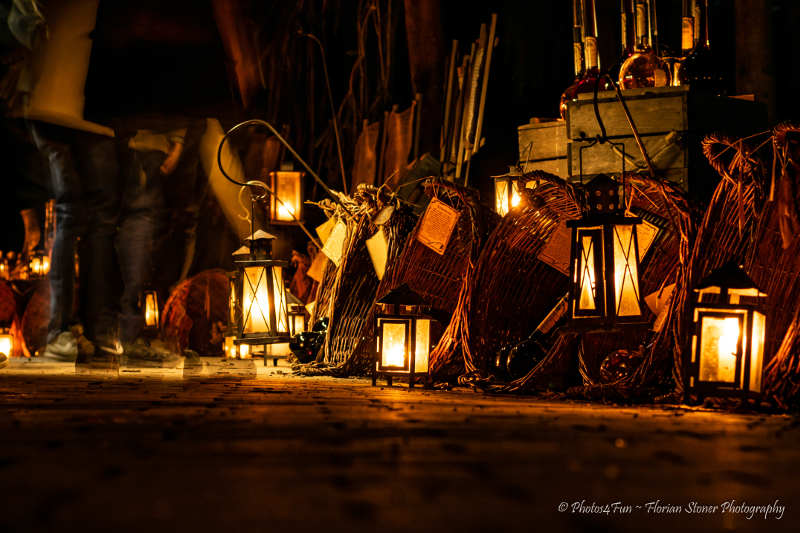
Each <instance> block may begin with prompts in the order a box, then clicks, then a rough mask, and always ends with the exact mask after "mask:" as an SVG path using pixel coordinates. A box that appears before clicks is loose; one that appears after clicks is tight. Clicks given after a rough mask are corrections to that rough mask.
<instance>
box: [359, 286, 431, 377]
mask: <svg viewBox="0 0 800 533" xmlns="http://www.w3.org/2000/svg"><path fill="white" fill-rule="evenodd" d="M377 303H378V308H379V311H378V315H377V323H376V332H377V345H376V361H375V371H374V372H373V375H372V384H373V385H375V384H376V381H377V378H378V376H383V377H385V378H386V382H387V384H388V385H391V384H392V378H393V377H408V385H409V387H413V386H414V381H415V377H416V376H417V375H423V376H425V378H426V380H427V378H428V356H429V354H430V351H431V346H432V342H431V340H432V335H431V333H432V332H431V325H432V322H433V318H432V317H431V316H430V315H429V314H428V313H429V312H430V309H429V308H428V306H427V305H426V303H425V301H424V300H423V299H422V297H421V296H420V295H419V294H417V293H416V292H414V291H412V290H411V289H410V288H409V287H408V285H405V284H403V285H401V286H400V287H398V288H396V289H394V290H393V291H391V292H390V293H389V294H387V295H386V296H384V297H383V298H381V299H380V300H378V302H377Z"/></svg>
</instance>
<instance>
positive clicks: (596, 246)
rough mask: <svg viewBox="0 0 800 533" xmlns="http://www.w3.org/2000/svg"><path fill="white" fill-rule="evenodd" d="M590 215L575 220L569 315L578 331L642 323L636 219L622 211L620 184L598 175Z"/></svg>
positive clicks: (591, 187) (589, 188) (589, 189)
mask: <svg viewBox="0 0 800 533" xmlns="http://www.w3.org/2000/svg"><path fill="white" fill-rule="evenodd" d="M585 191H586V204H587V210H586V211H585V212H584V214H583V216H582V217H581V218H580V219H579V220H571V221H568V222H567V225H568V226H569V227H571V228H572V252H571V260H570V280H571V285H572V286H571V289H570V295H569V313H570V319H571V325H572V327H573V328H576V329H584V328H585V329H593V328H613V327H614V326H616V325H620V324H636V323H642V322H643V319H644V302H643V299H642V295H641V292H640V291H639V249H638V242H637V232H636V226H637V224H639V223H641V219H640V218H638V217H628V216H625V215H624V213H623V211H622V210H621V209H620V198H619V185H618V184H617V182H616V180H614V179H612V178H610V177H608V176H606V175H602V174H601V175H598V176H596V177H595V178H594V179H592V180H591V181H590V182H589V183H588V184H587V185H586V188H585Z"/></svg>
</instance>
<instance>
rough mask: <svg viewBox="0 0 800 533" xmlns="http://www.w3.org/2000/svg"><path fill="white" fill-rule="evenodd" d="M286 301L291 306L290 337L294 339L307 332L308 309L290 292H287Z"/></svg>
mask: <svg viewBox="0 0 800 533" xmlns="http://www.w3.org/2000/svg"><path fill="white" fill-rule="evenodd" d="M286 301H287V303H288V306H289V335H291V336H292V337H294V336H295V335H299V334H300V333H303V332H304V331H305V330H306V307H305V305H303V302H301V301H300V299H299V298H298V297H297V296H295V295H294V294H292V293H291V292H289V291H286Z"/></svg>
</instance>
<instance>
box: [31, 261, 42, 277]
mask: <svg viewBox="0 0 800 533" xmlns="http://www.w3.org/2000/svg"><path fill="white" fill-rule="evenodd" d="M29 266H30V269H31V274H33V275H34V276H40V275H41V274H42V259H41V257H39V256H34V257H33V258H32V259H31V262H30V264H29Z"/></svg>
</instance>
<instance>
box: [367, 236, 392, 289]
mask: <svg viewBox="0 0 800 533" xmlns="http://www.w3.org/2000/svg"><path fill="white" fill-rule="evenodd" d="M367 251H368V252H369V258H370V259H372V267H373V268H374V269H375V275H376V276H378V279H379V280H382V279H383V275H384V274H385V273H386V262H387V259H388V258H389V240H388V239H387V238H386V232H385V231H383V228H378V231H377V232H376V233H375V235H373V236H372V237H370V238H369V239H367Z"/></svg>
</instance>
